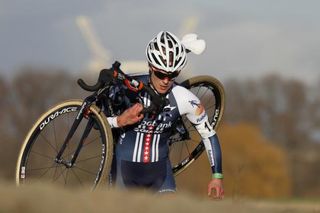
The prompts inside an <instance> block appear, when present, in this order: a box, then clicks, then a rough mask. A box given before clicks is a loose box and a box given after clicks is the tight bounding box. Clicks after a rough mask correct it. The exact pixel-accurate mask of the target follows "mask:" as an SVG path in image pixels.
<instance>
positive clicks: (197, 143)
mask: <svg viewBox="0 0 320 213" xmlns="http://www.w3.org/2000/svg"><path fill="white" fill-rule="evenodd" d="M78 84H79V85H80V87H81V88H82V89H84V90H86V91H90V92H93V93H92V94H91V95H90V96H88V97H86V98H84V99H83V100H68V101H65V102H62V103H60V104H57V105H56V106H54V107H52V108H50V109H49V110H48V111H47V112H45V113H44V114H43V115H42V116H41V117H40V118H39V119H38V120H37V121H36V122H35V123H34V125H33V127H32V128H31V130H30V131H29V132H28V134H27V136H26V138H25V140H24V142H23V144H22V147H21V150H20V154H19V157H18V161H17V168H16V184H17V185H20V184H29V183H30V184H32V183H34V182H43V181H50V182H54V183H59V184H62V185H65V186H68V187H69V186H70V187H78V186H90V187H92V189H95V188H96V187H98V186H102V185H108V183H109V181H108V180H109V177H108V176H109V173H110V168H111V162H112V158H113V146H114V141H115V140H114V139H115V137H116V135H117V131H116V130H114V129H113V130H112V129H111V128H110V126H109V124H108V122H107V119H106V117H107V116H116V115H118V114H119V113H120V111H119V109H118V106H119V104H121V103H122V101H123V97H124V96H125V95H126V92H128V91H129V92H134V93H140V92H141V91H146V92H148V93H149V94H150V96H151V101H152V104H151V106H150V107H148V108H145V109H144V110H143V113H148V112H153V113H155V112H157V111H161V110H162V108H163V107H164V106H165V105H166V100H165V99H164V98H162V97H160V96H158V95H156V94H155V92H154V91H153V90H152V89H151V88H150V87H149V86H148V85H146V84H143V83H142V82H141V81H138V80H136V79H135V78H134V77H133V76H129V75H126V74H124V73H123V72H122V71H121V70H120V63H119V62H115V63H114V64H113V65H112V68H111V69H104V70H102V71H101V72H100V75H99V78H98V81H97V83H96V84H95V85H94V86H89V85H87V84H86V83H85V82H84V81H83V80H82V79H79V80H78ZM119 85H120V87H119ZM180 85H182V86H184V87H186V88H187V89H189V90H190V91H192V92H193V93H194V94H195V95H196V96H197V97H198V98H199V99H200V101H201V103H202V105H203V106H204V107H205V109H206V112H207V114H208V118H209V122H210V124H211V125H212V127H213V128H214V129H217V127H218V125H219V123H220V121H221V118H222V115H223V112H224V99H225V96H224V89H223V86H222V84H221V83H220V82H219V81H218V80H217V79H215V78H213V77H211V76H197V77H194V78H190V79H188V80H186V81H184V82H182V83H181V84H180ZM119 88H122V89H119ZM124 88H125V89H124ZM125 90H126V91H125ZM169 145H170V160H171V162H172V169H173V172H174V174H175V175H177V174H179V173H180V172H182V171H183V170H184V169H186V168H187V167H188V166H189V165H190V164H191V163H192V162H193V161H195V160H196V159H197V158H198V157H199V156H200V155H201V153H202V152H203V151H204V149H205V148H204V144H203V143H202V142H201V137H200V135H199V134H198V133H197V131H196V130H195V128H194V127H193V125H192V124H191V123H190V122H189V121H188V119H187V118H186V117H185V116H182V117H181V119H180V120H179V121H177V124H176V126H175V129H174V132H173V134H172V136H171V137H170V138H169Z"/></svg>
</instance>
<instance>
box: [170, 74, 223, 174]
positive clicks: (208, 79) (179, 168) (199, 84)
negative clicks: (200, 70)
mask: <svg viewBox="0 0 320 213" xmlns="http://www.w3.org/2000/svg"><path fill="white" fill-rule="evenodd" d="M180 85H181V86H184V87H185V88H187V89H189V90H190V91H191V92H193V93H194V94H195V95H196V96H197V97H198V98H199V99H200V101H201V103H202V105H203V106H204V108H205V109H206V112H207V114H208V119H209V122H210V124H211V126H212V127H213V128H214V129H215V130H217V129H218V127H219V125H220V123H221V120H222V117H223V113H224V107H225V92H224V88H223V85H222V83H221V82H220V81H219V80H217V79H216V78H214V77H212V76H197V77H193V78H190V79H188V80H186V81H184V82H182V83H181V84H180ZM208 91H211V93H210V92H209V94H208ZM210 94H212V96H213V97H211V98H210ZM208 100H209V101H210V102H209V101H208ZM212 102H214V103H212ZM207 103H212V105H211V104H210V105H209V106H208V104H207ZM211 106H212V107H213V108H212V109H211ZM182 120H183V123H184V125H185V126H186V128H187V131H188V132H189V134H190V133H191V132H192V134H191V138H190V139H189V140H183V141H178V142H174V143H173V144H172V145H171V146H170V160H171V164H172V171H173V174H174V175H175V176H177V175H178V174H180V173H181V172H183V171H184V170H185V169H186V168H187V167H189V166H190V165H191V164H192V163H193V162H194V161H195V160H196V159H197V158H198V157H199V156H200V155H201V154H202V153H203V151H204V150H205V147H204V144H203V143H202V141H201V137H200V135H199V133H197V131H196V130H195V128H194V127H193V126H192V124H191V123H190V122H189V120H188V119H187V118H186V116H182Z"/></svg>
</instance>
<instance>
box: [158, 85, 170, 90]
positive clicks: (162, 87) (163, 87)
mask: <svg viewBox="0 0 320 213" xmlns="http://www.w3.org/2000/svg"><path fill="white" fill-rule="evenodd" d="M160 89H162V90H167V89H168V86H162V85H160Z"/></svg>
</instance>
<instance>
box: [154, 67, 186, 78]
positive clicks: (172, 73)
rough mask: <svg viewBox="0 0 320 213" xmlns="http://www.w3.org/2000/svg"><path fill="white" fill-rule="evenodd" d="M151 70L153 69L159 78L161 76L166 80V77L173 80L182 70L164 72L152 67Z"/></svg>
mask: <svg viewBox="0 0 320 213" xmlns="http://www.w3.org/2000/svg"><path fill="white" fill-rule="evenodd" d="M151 70H152V71H153V73H154V74H155V76H157V78H159V79H161V80H164V79H165V78H168V79H169V80H173V79H175V78H176V77H178V75H179V73H180V71H174V72H171V73H163V72H160V71H157V70H155V69H154V68H153V69H151Z"/></svg>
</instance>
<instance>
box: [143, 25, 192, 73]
mask: <svg viewBox="0 0 320 213" xmlns="http://www.w3.org/2000/svg"><path fill="white" fill-rule="evenodd" d="M146 55H147V59H148V62H149V63H150V64H151V65H152V66H154V67H155V68H158V69H161V70H163V71H166V72H174V71H180V70H181V69H182V68H183V67H184V66H185V65H186V63H187V52H186V49H185V47H184V45H182V44H181V42H180V41H179V39H178V38H177V37H176V36H175V35H173V34H172V33H170V32H167V31H161V32H160V33H159V34H158V35H157V36H156V37H155V38H154V39H152V40H151V41H150V42H149V44H148V46H147V49H146Z"/></svg>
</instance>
